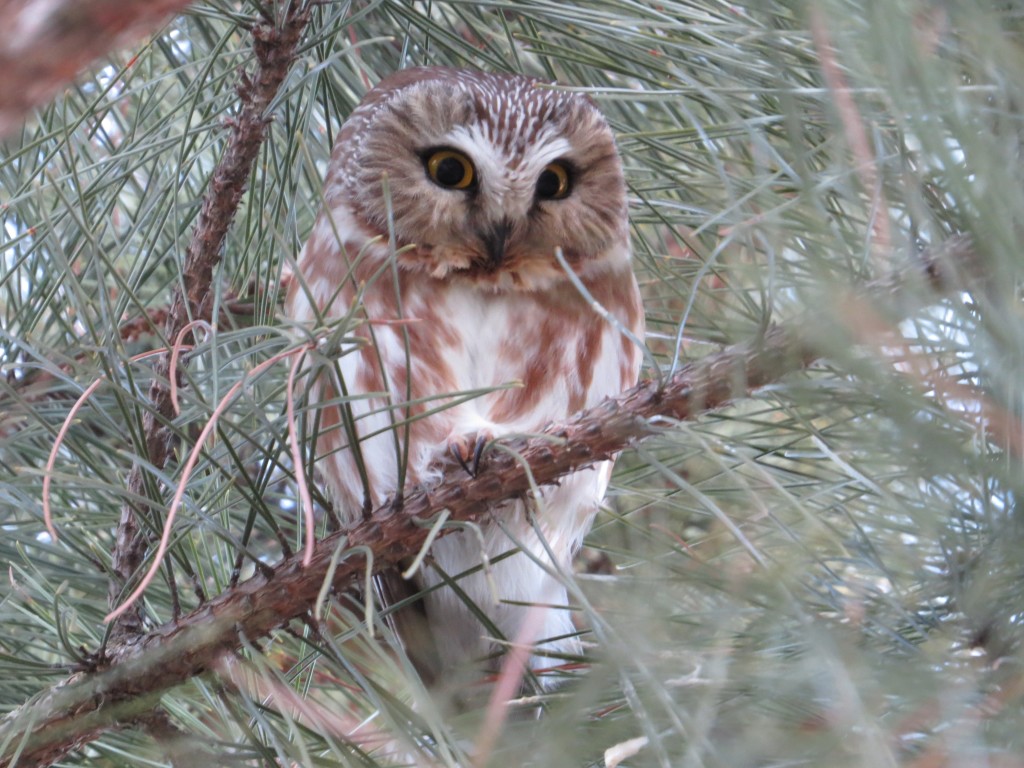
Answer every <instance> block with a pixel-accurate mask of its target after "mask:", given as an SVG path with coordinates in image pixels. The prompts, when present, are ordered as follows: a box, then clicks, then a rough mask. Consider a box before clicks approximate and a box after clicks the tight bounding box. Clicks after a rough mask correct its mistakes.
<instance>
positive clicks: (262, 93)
mask: <svg viewBox="0 0 1024 768" xmlns="http://www.w3.org/2000/svg"><path fill="white" fill-rule="evenodd" d="M308 20H309V6H308V5H307V4H305V3H295V4H294V5H291V4H289V7H288V10H287V11H286V12H285V14H284V17H283V18H282V19H281V20H280V22H279V23H278V24H275V25H271V24H269V23H267V24H260V25H258V26H256V27H254V28H253V31H252V37H253V53H254V55H255V57H256V70H255V73H254V74H253V75H252V76H251V77H250V76H249V75H247V74H246V73H244V72H243V73H241V74H240V78H241V82H240V83H239V85H238V95H239V101H240V109H239V112H238V115H237V116H236V117H234V118H232V119H231V120H230V122H229V124H228V125H229V127H230V130H231V138H230V140H229V141H228V145H227V148H226V150H225V152H224V155H223V156H222V157H221V159H220V162H218V164H217V167H216V168H215V169H214V172H213V175H212V176H211V178H210V181H209V183H208V184H207V189H206V196H205V197H204V199H203V207H202V209H201V210H200V212H199V217H198V218H197V220H196V224H195V228H194V229H193V231H192V239H191V241H190V242H189V246H188V249H187V250H186V252H185V263H184V264H183V265H182V274H181V283H180V285H179V288H178V290H176V291H175V294H174V297H173V299H172V300H171V306H170V310H169V311H168V313H167V316H166V319H165V322H164V338H166V339H167V340H168V342H173V341H174V340H175V339H176V338H177V337H178V335H179V334H180V333H181V331H182V330H183V329H184V328H185V327H186V326H187V325H188V324H189V323H190V322H192V321H193V320H206V321H209V319H210V313H211V312H212V307H213V297H214V291H212V290H211V286H212V283H213V272H214V268H215V267H216V266H217V263H218V262H219V261H220V257H221V250H222V247H223V245H224V238H225V236H226V235H227V232H228V228H229V227H230V226H231V222H232V220H233V219H234V217H235V211H236V210H237V209H238V204H239V202H240V201H241V199H242V194H243V193H244V192H245V188H246V184H247V182H248V180H249V176H250V175H251V174H252V168H253V163H254V162H255V161H256V157H257V155H258V154H259V149H260V146H261V145H262V144H263V140H264V138H265V137H266V132H267V124H268V122H269V118H268V116H267V107H268V106H269V105H270V102H271V101H272V100H273V98H274V96H275V95H276V94H277V90H278V88H280V86H281V83H282V82H284V79H285V77H286V76H287V74H288V69H289V67H290V66H291V63H292V61H293V59H294V58H295V48H296V46H297V45H298V43H299V39H300V37H301V35H302V31H303V29H305V26H306V22H307V21H308ZM170 375H171V371H170V356H169V355H163V356H162V357H161V358H160V359H159V360H157V362H156V363H155V364H154V370H153V383H152V384H151V385H150V390H149V399H150V402H151V403H152V405H151V408H150V410H149V411H148V412H147V414H146V417H145V421H144V423H143V429H144V433H145V440H146V446H145V455H146V456H147V458H148V460H149V464H150V465H152V466H154V467H156V468H157V469H163V468H164V466H166V464H167V460H168V458H170V456H171V454H172V452H173V450H174V444H175V438H174V433H173V432H172V430H170V429H169V428H168V427H167V426H166V425H167V423H168V422H170V421H171V420H172V419H173V417H174V412H173V407H172V403H171V392H170V386H169V377H170ZM145 496H146V475H145V470H144V469H143V468H142V466H141V465H140V464H136V465H135V466H134V467H132V470H131V472H130V474H129V475H128V498H144V497H145ZM144 514H152V515H154V517H156V518H158V517H159V515H158V514H154V513H153V511H152V510H151V509H138V508H136V507H134V506H132V505H131V504H125V506H124V507H123V508H122V509H121V518H120V521H119V523H118V526H117V533H116V538H115V545H114V553H113V561H112V571H113V573H112V578H111V581H110V590H109V600H110V605H111V607H114V606H115V605H117V603H118V602H119V601H120V600H121V597H122V594H123V592H124V590H125V587H126V585H128V583H129V581H130V580H131V579H132V577H133V576H136V575H137V574H138V572H139V568H140V566H141V565H142V561H143V559H144V557H145V554H146V550H147V548H148V547H149V540H148V537H147V536H146V535H145V534H144V532H143V526H142V524H141V520H140V518H139V516H140V515H144ZM157 527H159V526H157ZM141 631H142V605H141V603H139V604H136V605H134V606H132V607H131V608H129V609H128V610H127V611H126V612H125V613H123V614H122V615H121V616H120V617H118V619H117V621H116V623H115V625H114V628H113V630H112V632H111V638H112V639H114V640H115V641H117V640H121V639H125V638H127V637H130V636H131V635H134V634H137V633H139V632H141Z"/></svg>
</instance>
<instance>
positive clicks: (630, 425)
mask: <svg viewBox="0 0 1024 768" xmlns="http://www.w3.org/2000/svg"><path fill="white" fill-rule="evenodd" d="M979 272H980V270H979V268H978V265H977V263H976V256H975V252H974V250H973V249H972V248H971V247H970V243H969V242H968V241H967V240H966V239H963V238H958V239H955V240H953V241H951V242H950V243H949V244H947V246H945V247H944V248H942V249H940V250H938V251H936V252H934V253H932V254H930V255H929V258H927V259H926V260H924V262H923V263H922V264H920V265H918V268H917V269H915V270H913V275H912V277H911V278H910V281H911V282H917V283H919V284H920V283H927V284H929V285H930V286H931V287H932V288H936V289H939V290H943V291H950V290H954V291H955V290H963V286H964V285H965V283H967V282H969V279H967V280H965V274H966V277H967V278H970V277H971V276H972V275H978V274H979ZM907 282H908V279H907V278H906V276H904V277H901V278H891V279H888V280H886V281H884V282H881V283H879V284H876V285H875V286H874V287H875V289H876V290H875V295H876V296H877V295H878V288H879V286H881V287H883V288H884V290H883V291H882V296H884V297H892V296H893V291H894V290H902V289H903V288H905V287H906V284H907ZM868 295H870V294H868ZM817 327H818V324H816V323H812V322H808V318H806V317H803V318H799V319H798V320H797V321H794V322H793V323H790V324H786V325H776V326H772V327H770V328H768V330H767V331H766V332H765V333H764V334H763V335H762V336H760V337H759V338H757V339H755V340H753V341H750V342H747V343H743V344H737V345H734V346H731V347H728V348H726V349H725V350H723V351H721V352H719V353H717V354H714V355H709V356H707V357H705V358H702V359H700V360H698V361H695V362H693V363H690V364H689V365H687V366H685V367H683V368H681V369H680V370H679V371H677V372H676V373H675V374H674V375H673V376H671V377H670V378H669V379H668V380H667V381H665V382H663V383H662V384H661V385H660V386H659V385H658V384H656V383H655V382H645V383H642V384H639V385H638V386H636V387H634V388H633V389H630V390H629V391H627V392H625V393H623V394H622V395H620V396H619V397H616V398H614V399H609V400H606V401H605V402H604V403H602V404H601V405H598V406H597V407H595V408H592V409H589V410H587V411H584V412H581V413H579V414H577V415H576V416H575V417H573V418H572V419H570V420H568V421H566V422H564V423H562V424H557V425H553V426H551V427H549V428H548V429H546V430H545V431H544V432H543V433H542V434H541V435H539V436H537V437H533V438H529V439H527V438H518V439H509V440H502V441H500V442H499V443H498V446H500V447H497V446H496V447H492V448H491V450H489V451H488V452H487V454H485V456H484V457H483V459H482V461H481V467H480V471H479V473H478V475H477V477H476V478H469V477H468V476H467V475H466V474H465V472H463V471H461V470H456V471H453V472H452V473H450V474H449V475H448V476H446V477H445V479H444V480H443V481H442V482H441V483H439V484H437V485H436V486H433V487H419V488H414V489H412V490H410V491H409V492H407V493H406V495H405V500H404V504H403V507H402V509H401V510H398V509H395V508H394V507H393V506H392V505H391V504H384V505H382V506H381V507H380V508H378V509H377V510H375V511H374V512H373V513H372V515H371V516H370V517H369V518H368V519H367V520H366V521H365V522H363V523H361V524H360V525H358V526H356V527H355V528H353V529H352V530H350V531H348V532H346V533H337V534H334V535H332V536H330V537H328V538H326V539H324V540H322V541H320V542H319V543H318V544H317V546H316V549H315V552H314V555H313V560H312V563H311V564H310V565H309V567H306V568H303V566H302V555H301V554H296V555H294V556H292V557H289V558H286V559H285V560H283V561H282V562H281V563H279V564H278V565H277V566H275V567H274V568H273V569H271V570H270V571H269V572H261V573H258V574H257V575H255V576H253V577H252V578H250V579H249V580H248V581H246V582H244V583H242V584H240V585H238V586H237V587H234V588H232V589H229V590H227V591H225V592H224V593H222V594H220V595H218V596H216V597H215V598H213V599H212V600H210V601H209V602H207V603H205V604H204V605H202V606H200V607H199V608H197V609H196V610H194V611H192V612H191V613H189V614H187V615H185V616H182V617H180V618H179V619H177V620H174V621H171V622H168V623H167V624H164V625H163V626H161V627H159V628H158V629H156V630H153V631H152V632H149V633H147V634H145V635H132V636H128V637H125V638H123V639H122V640H121V641H120V642H119V643H117V644H116V645H113V646H111V647H110V648H108V650H107V656H106V659H105V660H104V664H105V667H104V669H102V670H101V671H98V672H94V673H81V674H78V675H76V676H74V677H72V678H71V679H69V680H67V681H66V682H65V683H63V684H61V685H59V686H56V687H54V688H52V689H51V690H49V691H48V692H46V693H44V694H43V695H42V696H40V697H37V698H36V699H35V700H34V701H33V702H31V703H30V704H26V705H25V706H24V707H22V708H21V709H19V710H17V711H15V712H13V713H11V714H10V715H8V716H7V717H6V718H4V720H3V721H0V745H4V744H7V745H10V746H8V747H6V748H0V761H3V760H6V759H8V758H9V757H10V755H11V753H12V751H13V750H14V749H15V748H16V747H19V746H20V747H21V750H22V751H21V757H20V759H19V762H18V765H19V766H37V765H48V764H50V763H51V762H53V761H54V760H56V759H57V758H59V757H60V756H62V755H64V754H66V753H67V752H68V751H70V750H72V749H74V748H76V747H77V746H80V745H82V744H84V743H87V742H88V741H89V740H91V739H94V738H96V737H98V736H99V735H101V734H102V733H103V732H104V731H106V730H109V729H110V728H113V727H116V726H117V725H118V724H119V723H124V722H126V721H127V720H131V719H134V718H138V717H140V716H141V715H143V714H145V713H146V712H147V711H148V710H149V709H151V708H152V707H154V706H155V705H156V703H157V702H158V700H159V697H160V695H161V694H162V693H163V692H164V691H166V690H168V689H169V688H172V687H173V686H176V685H179V684H180V683H183V682H185V681H186V680H188V679H189V678H191V677H193V676H195V675H200V674H203V673H204V672H207V671H210V670H213V669H215V668H216V667H217V663H218V661H219V659H221V658H222V656H223V655H224V654H229V653H232V652H234V651H235V650H237V649H238V648H240V647H241V646H242V645H243V642H248V643H251V642H252V641H253V640H256V639H258V638H260V637H262V636H265V635H267V634H269V633H271V632H272V631H274V630H275V629H277V628H279V627H281V626H283V625H285V624H287V623H288V622H289V621H292V620H293V619H296V618H298V617H301V616H303V615H305V614H306V613H307V612H308V611H309V610H310V609H311V608H312V607H313V606H314V604H315V601H316V599H317V596H318V595H319V593H320V590H321V587H322V586H323V583H324V581H325V579H327V578H328V575H329V574H330V579H331V584H332V586H333V587H334V588H335V589H341V588H344V587H346V586H349V585H351V584H353V583H355V582H356V581H357V580H358V579H360V578H361V577H362V576H363V574H364V573H365V569H366V563H367V559H366V555H365V554H364V553H365V552H366V551H370V552H372V553H373V563H374V569H375V570H383V569H386V568H388V567H391V566H394V565H395V564H397V563H398V562H399V561H401V560H403V559H405V558H407V557H409V556H411V555H413V554H415V553H416V552H417V551H418V550H419V549H420V548H421V547H422V546H423V544H424V542H425V540H426V537H427V535H428V531H429V526H425V525H424V521H428V520H430V519H431V518H432V517H433V516H435V515H437V514H439V513H440V512H441V511H442V510H448V511H449V513H450V519H452V520H462V521H466V520H469V521H472V520H479V519H481V518H483V517H484V516H486V515H487V514H489V512H488V509H489V508H490V507H491V506H492V505H493V504H494V503H495V502H498V501H501V500H504V499H508V498H514V497H516V496H522V495H524V494H527V493H529V492H530V489H531V487H532V484H533V483H536V484H540V485H544V484H550V483H554V482H557V480H558V479H559V478H560V477H562V476H563V475H565V474H567V473H569V472H572V471H575V470H578V469H582V468H585V467H588V466H590V465H592V464H594V463H595V462H598V461H602V460H604V459H607V458H610V457H612V456H614V455H615V454H617V453H619V452H620V451H622V450H623V449H625V448H627V447H629V446H630V445H631V444H633V443H635V442H636V441H639V440H642V439H644V438H645V437H648V436H650V435H652V434H654V433H656V432H658V431H660V430H662V429H664V428H666V427H667V426H670V425H671V424H672V423H673V422H675V421H683V420H688V419H693V418H695V417H697V416H699V415H701V414H703V413H706V412H708V411H710V410H713V409H717V408H721V407H723V406H725V405H728V404H729V403H731V402H733V401H735V400H737V399H740V398H743V397H746V396H747V395H749V394H750V393H751V392H753V391H754V390H756V389H758V388H760V387H763V386H764V385H766V384H770V383H772V382H774V381H777V380H778V379H780V378H781V377H783V376H785V375H786V374H788V373H792V372H794V371H798V370H801V369H803V368H806V367H807V366H808V365H809V364H810V363H811V362H813V361H814V360H815V359H817V358H818V357H819V356H820V355H821V354H822V353H823V352H824V350H821V349H820V348H819V347H818V345H817V342H816V340H815V336H814V334H815V329H816V328H817ZM448 532H450V531H448V530H442V531H441V532H440V535H446V534H447V533H448ZM339 553H343V554H344V557H342V558H338V554H339ZM332 562H333V563H334V568H333V570H332Z"/></svg>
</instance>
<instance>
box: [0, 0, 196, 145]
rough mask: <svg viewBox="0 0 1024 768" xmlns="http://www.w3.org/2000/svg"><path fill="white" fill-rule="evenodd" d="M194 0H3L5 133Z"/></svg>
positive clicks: (0, 41) (0, 113)
mask: <svg viewBox="0 0 1024 768" xmlns="http://www.w3.org/2000/svg"><path fill="white" fill-rule="evenodd" d="M190 2H191V0H59V1H58V2H52V1H51V0H2V1H0V18H2V19H3V20H4V24H5V25H6V28H7V29H6V32H5V33H4V34H3V35H2V36H0V136H3V135H5V134H8V133H10V132H11V131H13V130H14V129H16V128H17V127H18V126H19V125H21V123H22V121H23V120H24V119H25V116H26V115H27V114H28V113H29V112H30V111H31V110H32V108H33V107H35V106H37V105H39V104H41V103H43V102H44V101H46V100H47V99H49V98H50V97H51V96H53V94H54V93H56V91H57V89H58V88H60V87H61V86H62V85H64V84H65V83H66V82H67V81H68V79H70V78H71V77H74V75H75V74H77V73H78V71H79V70H81V69H82V68H83V67H84V66H85V65H87V64H88V63H89V62H91V61H92V60H93V59H95V58H97V57H99V56H102V55H103V54H104V53H106V52H107V51H110V50H112V49H114V48H117V47H119V46H122V45H126V44H127V43H129V42H130V41H132V40H134V39H136V38H138V37H142V36H143V35H145V34H147V33H150V32H152V31H153V30H154V29H156V28H157V27H159V26H160V25H161V24H163V23H164V22H165V21H167V19H169V18H170V17H171V15H172V14H174V13H177V12H178V11H180V10H181V9H182V8H184V7H185V6H187V5H189V4H190Z"/></svg>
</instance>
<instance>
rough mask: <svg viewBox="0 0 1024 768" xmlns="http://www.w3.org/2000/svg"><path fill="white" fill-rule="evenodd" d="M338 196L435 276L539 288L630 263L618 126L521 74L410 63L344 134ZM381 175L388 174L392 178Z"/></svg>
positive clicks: (575, 97) (406, 258)
mask: <svg viewBox="0 0 1024 768" xmlns="http://www.w3.org/2000/svg"><path fill="white" fill-rule="evenodd" d="M337 146H338V149H337V150H336V152H337V153H339V155H340V156H337V157H336V161H340V162H341V164H342V168H343V174H342V179H343V182H342V185H341V188H339V189H336V190H335V192H336V193H337V197H335V196H334V195H331V194H330V193H329V196H328V198H329V200H328V201H329V203H331V204H333V203H334V201H332V200H331V199H330V198H331V197H335V200H336V201H337V202H343V203H344V204H345V205H347V206H348V207H349V208H350V212H351V214H352V215H354V216H355V217H356V219H357V220H358V221H359V222H360V224H362V225H363V226H364V227H366V228H367V229H369V230H370V231H371V232H375V233H379V234H381V235H386V234H387V232H388V217H389V215H390V216H392V217H393V218H392V221H393V225H392V226H393V231H394V235H395V240H396V241H397V242H396V245H397V246H399V247H403V246H415V247H412V248H409V249H408V250H407V251H406V252H403V253H402V254H401V255H400V257H399V263H400V264H401V265H402V266H403V267H406V268H409V269H419V270H423V271H425V272H427V273H428V274H430V275H431V276H432V277H435V278H438V279H458V278H459V277H468V278H472V279H473V280H475V281H477V282H478V283H482V284H485V285H492V286H494V287H495V288H517V287H518V288H524V289H531V288H536V287H540V286H542V285H545V284H548V283H550V282H551V281H553V280H555V281H557V280H561V279H564V278H565V275H564V270H563V268H562V267H561V266H560V265H559V264H558V262H557V260H556V258H555V251H556V249H559V248H560V249H561V250H562V253H563V254H564V256H565V259H566V260H567V261H568V262H569V264H570V265H571V266H572V267H573V269H574V270H575V271H577V272H578V273H579V274H581V275H585V274H586V273H587V272H590V271H596V270H600V269H601V268H602V266H606V265H604V264H603V262H604V261H606V260H609V259H615V260H621V259H624V258H627V257H628V256H627V252H628V231H627V218H626V189H625V182H624V180H623V176H622V166H621V163H620V162H619V157H618V153H617V151H616V149H615V142H614V139H613V137H612V133H611V130H610V129H609V128H608V125H607V123H606V122H605V120H604V117H603V116H602V115H601V113H600V112H599V111H598V110H597V108H596V107H595V106H594V104H593V102H591V100H590V99H588V98H587V97H585V96H582V95H579V94H574V93H568V92H565V91H558V90H553V89H551V88H550V87H549V86H547V85H546V84H545V83H543V82H541V81H538V80H535V79H533V78H528V77H524V76H520V75H507V74H486V73H481V72H475V71H469V70H459V69H448V68H440V67H437V68H418V69H409V70H403V71H401V72H398V73H396V74H395V75H392V76H391V77H388V78H386V79H385V80H383V81H381V82H380V83H379V84H378V85H377V86H376V87H375V88H373V89H372V90H371V91H369V92H368V93H367V95H366V97H365V98H364V100H363V102H362V103H361V104H360V106H359V108H358V109H356V110H355V111H354V112H353V113H352V115H351V117H350V118H349V119H348V121H346V123H345V126H344V127H343V129H342V132H341V135H340V136H339V140H338V145H337ZM385 180H386V181H385Z"/></svg>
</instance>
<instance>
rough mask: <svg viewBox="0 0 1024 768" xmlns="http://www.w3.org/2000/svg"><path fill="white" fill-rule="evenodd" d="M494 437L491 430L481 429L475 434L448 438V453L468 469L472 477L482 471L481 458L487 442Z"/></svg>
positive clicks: (467, 472) (467, 471)
mask: <svg viewBox="0 0 1024 768" xmlns="http://www.w3.org/2000/svg"><path fill="white" fill-rule="evenodd" d="M492 439H494V436H493V435H491V434H490V433H489V432H486V431H480V432H477V433H476V434H473V435H458V436H457V437H450V438H448V453H449V454H451V456H452V458H454V459H455V461H457V462H458V463H459V466H460V467H462V468H463V469H464V470H466V474H467V475H469V476H470V477H474V478H475V477H476V475H477V472H479V471H480V458H481V457H482V456H483V455H484V449H485V448H486V447H487V444H488V443H489V442H491V440H492Z"/></svg>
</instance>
